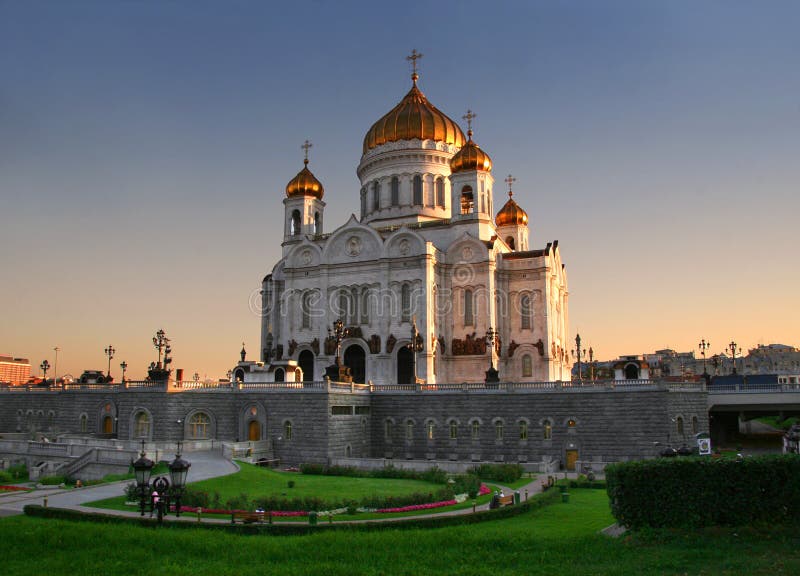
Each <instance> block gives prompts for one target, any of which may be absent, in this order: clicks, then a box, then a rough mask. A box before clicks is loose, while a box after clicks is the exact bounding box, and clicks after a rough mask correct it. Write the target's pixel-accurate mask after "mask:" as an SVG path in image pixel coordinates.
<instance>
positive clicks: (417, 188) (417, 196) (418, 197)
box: [413, 174, 422, 206]
mask: <svg viewBox="0 0 800 576" xmlns="http://www.w3.org/2000/svg"><path fill="white" fill-rule="evenodd" d="M413 182H414V187H413V189H414V206H422V176H420V175H419V174H418V175H416V176H414V181H413Z"/></svg>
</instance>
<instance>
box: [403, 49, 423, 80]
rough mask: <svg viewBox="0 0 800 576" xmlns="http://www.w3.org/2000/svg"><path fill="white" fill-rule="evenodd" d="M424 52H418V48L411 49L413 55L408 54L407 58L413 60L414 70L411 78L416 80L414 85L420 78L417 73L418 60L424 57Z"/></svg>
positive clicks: (412, 66)
mask: <svg viewBox="0 0 800 576" xmlns="http://www.w3.org/2000/svg"><path fill="white" fill-rule="evenodd" d="M422 56H423V55H422V54H420V53H419V52H417V50H416V48H415V49H413V50H412V51H411V56H406V60H410V61H411V68H412V70H413V74H411V80H413V81H414V85H415V86H416V84H417V79H418V78H419V74H417V60H419V59H420V58H422Z"/></svg>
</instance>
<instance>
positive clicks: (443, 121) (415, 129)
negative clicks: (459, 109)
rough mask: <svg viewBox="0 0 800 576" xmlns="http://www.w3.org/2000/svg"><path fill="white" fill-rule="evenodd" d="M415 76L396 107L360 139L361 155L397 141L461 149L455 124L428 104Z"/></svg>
mask: <svg viewBox="0 0 800 576" xmlns="http://www.w3.org/2000/svg"><path fill="white" fill-rule="evenodd" d="M418 78H419V76H418V75H417V73H416V72H414V74H413V75H412V76H411V79H412V80H413V82H414V85H413V86H412V87H411V90H410V91H409V92H408V94H406V95H405V97H404V98H403V99H402V100H401V101H400V103H399V104H398V105H397V106H395V107H394V108H392V109H391V110H390V111H389V112H388V113H387V114H386V115H385V116H383V118H381V119H380V120H378V121H377V122H375V123H374V124H373V125H372V127H371V128H370V129H369V130H368V131H367V135H366V136H364V154H366V153H367V152H369V151H370V150H372V149H373V148H375V147H376V146H380V145H381V144H386V143H387V142H397V141H399V140H435V141H437V142H444V143H446V144H452V145H453V146H456V147H461V146H463V145H464V142H466V138H464V133H463V132H462V131H461V128H459V126H458V124H456V123H455V122H453V120H451V119H450V118H448V117H447V115H446V114H445V113H444V112H442V111H441V110H439V109H438V108H436V106H434V105H433V104H431V103H430V102H428V99H427V98H425V94H423V93H422V91H421V90H420V89H419V88H417V79H418Z"/></svg>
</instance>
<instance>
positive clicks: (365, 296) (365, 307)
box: [361, 290, 369, 324]
mask: <svg viewBox="0 0 800 576" xmlns="http://www.w3.org/2000/svg"><path fill="white" fill-rule="evenodd" d="M361 323H362V324H369V290H364V291H363V292H362V293H361Z"/></svg>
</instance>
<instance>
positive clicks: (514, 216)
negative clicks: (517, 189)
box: [494, 191, 528, 228]
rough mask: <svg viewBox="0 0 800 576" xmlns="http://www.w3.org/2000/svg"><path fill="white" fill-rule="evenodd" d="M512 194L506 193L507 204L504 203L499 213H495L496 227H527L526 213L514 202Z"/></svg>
mask: <svg viewBox="0 0 800 576" xmlns="http://www.w3.org/2000/svg"><path fill="white" fill-rule="evenodd" d="M513 195H514V193H513V192H511V191H509V192H508V202H506V203H505V204H504V205H503V207H502V208H500V212H498V213H497V216H496V217H495V219H494V221H495V224H496V225H497V227H498V228H499V227H500V226H520V225H522V226H527V225H528V213H527V212H525V210H523V209H522V208H520V207H519V204H517V203H516V202H514V198H512V196H513Z"/></svg>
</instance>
